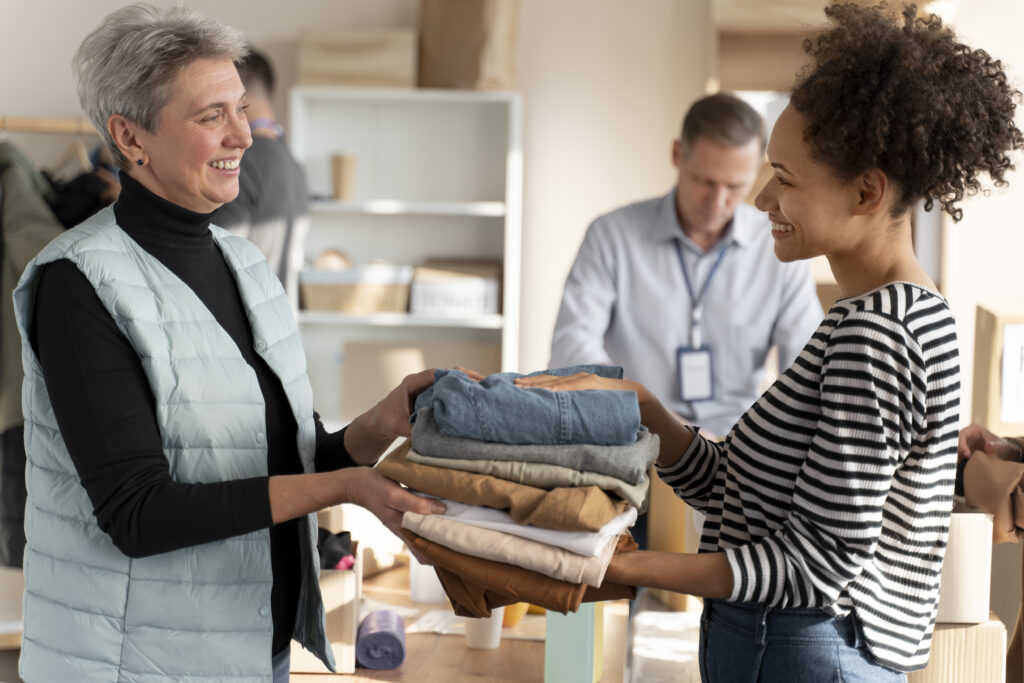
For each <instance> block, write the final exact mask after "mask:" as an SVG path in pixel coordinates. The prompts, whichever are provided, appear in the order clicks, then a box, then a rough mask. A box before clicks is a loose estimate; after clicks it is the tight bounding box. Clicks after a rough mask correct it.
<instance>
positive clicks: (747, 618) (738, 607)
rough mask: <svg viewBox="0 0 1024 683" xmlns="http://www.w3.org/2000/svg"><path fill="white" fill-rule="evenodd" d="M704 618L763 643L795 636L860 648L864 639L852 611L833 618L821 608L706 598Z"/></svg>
mask: <svg viewBox="0 0 1024 683" xmlns="http://www.w3.org/2000/svg"><path fill="white" fill-rule="evenodd" d="M704 618H705V619H707V618H714V619H716V620H720V621H723V622H726V623H728V624H729V625H731V626H733V627H734V628H738V629H741V630H744V631H748V632H749V633H750V634H751V635H752V636H753V637H754V638H755V639H757V640H758V641H761V642H770V641H772V640H790V639H793V638H802V639H836V638H838V639H841V640H842V641H844V642H845V643H846V644H848V645H851V646H853V647H859V646H860V643H861V640H862V638H861V635H860V630H859V629H858V628H857V620H856V619H855V618H854V617H853V615H852V614H850V615H847V616H845V617H834V616H832V615H831V614H829V613H827V612H825V611H824V610H820V609H804V608H788V607H771V606H768V605H762V604H757V603H736V602H725V601H722V600H705V601H704Z"/></svg>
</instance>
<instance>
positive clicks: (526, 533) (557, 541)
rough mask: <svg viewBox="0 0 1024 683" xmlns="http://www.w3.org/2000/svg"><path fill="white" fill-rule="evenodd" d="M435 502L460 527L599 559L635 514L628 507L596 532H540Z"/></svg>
mask: <svg viewBox="0 0 1024 683" xmlns="http://www.w3.org/2000/svg"><path fill="white" fill-rule="evenodd" d="M420 495H422V494H420ZM428 497H432V496H428ZM438 500H440V501H441V502H442V503H444V504H445V505H446V506H448V512H446V513H445V514H444V516H445V517H450V518H451V519H454V520H457V521H459V522H462V523H463V524H470V525H472V526H477V527H481V528H483V529H493V530H495V531H502V532H504V533H506V534H511V535H513V536H519V537H520V538H528V539H530V540H531V541H538V542H540V543H547V544H548V545H553V546H556V547H558V548H565V549H566V550H568V551H570V552H574V553H578V554H580V555H589V556H591V557H600V556H601V551H602V550H604V548H605V546H606V545H607V544H608V539H609V538H612V537H614V536H618V535H619V534H621V533H622V532H623V531H625V530H626V529H628V528H629V527H631V526H633V522H635V521H636V515H637V513H636V508H632V507H631V508H629V509H628V510H627V511H626V512H623V513H622V514H621V515H619V516H618V517H615V518H614V519H612V520H611V521H610V522H608V523H607V524H605V525H604V526H603V527H601V529H600V530H598V531H559V530H557V529H542V528H541V527H537V526H528V525H525V524H519V523H518V522H516V521H515V520H514V519H512V516H511V515H509V514H508V513H507V512H503V511H501V510H495V509H494V508H489V507H485V506H483V505H467V504H465V503H459V502H456V501H454V500H447V499H445V498H439V499H438Z"/></svg>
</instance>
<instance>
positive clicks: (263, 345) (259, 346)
mask: <svg viewBox="0 0 1024 683" xmlns="http://www.w3.org/2000/svg"><path fill="white" fill-rule="evenodd" d="M256 350H257V351H259V352H260V353H263V352H264V351H266V350H267V342H265V341H263V340H262V339H257V340H256Z"/></svg>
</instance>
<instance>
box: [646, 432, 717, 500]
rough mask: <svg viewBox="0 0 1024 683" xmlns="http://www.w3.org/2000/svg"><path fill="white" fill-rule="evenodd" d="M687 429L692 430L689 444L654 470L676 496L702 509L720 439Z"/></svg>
mask: <svg viewBox="0 0 1024 683" xmlns="http://www.w3.org/2000/svg"><path fill="white" fill-rule="evenodd" d="M687 429H689V430H690V431H691V432H692V433H693V440H692V441H691V442H690V446H689V447H688V448H687V449H686V450H685V451H684V452H683V455H682V456H681V457H680V458H679V460H677V461H676V463H675V464H673V465H670V466H668V467H660V466H659V467H656V470H657V472H658V476H659V477H661V480H662V481H663V482H665V483H666V484H668V485H669V486H670V487H672V490H673V491H674V492H675V494H676V495H677V496H679V497H680V498H682V499H683V500H685V501H686V503H687V504H688V505H689V506H690V507H692V508H695V509H697V510H700V511H702V512H703V511H704V510H706V509H707V507H708V504H709V502H710V499H711V492H712V489H713V488H714V483H715V475H716V474H717V473H718V465H719V463H720V462H721V459H722V456H723V452H724V447H723V445H722V444H721V443H717V442H714V441H709V440H707V439H705V438H704V437H703V436H701V435H700V434H699V433H698V432H697V429H695V428H693V427H689V426H688V427H687Z"/></svg>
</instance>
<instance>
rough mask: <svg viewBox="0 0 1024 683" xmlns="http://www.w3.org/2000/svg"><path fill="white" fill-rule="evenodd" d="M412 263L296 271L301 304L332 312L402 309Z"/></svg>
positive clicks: (405, 300) (404, 305)
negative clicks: (409, 264)
mask: <svg viewBox="0 0 1024 683" xmlns="http://www.w3.org/2000/svg"><path fill="white" fill-rule="evenodd" d="M412 274H413V269H412V266H398V265H391V264H386V263H371V264H367V265H363V266H354V267H352V268H349V269H347V270H340V271H333V270H304V271H302V272H300V273H299V293H300V295H301V297H302V308H303V309H305V310H309V311H331V312H335V313H353V314H367V313H404V312H405V311H406V310H407V309H408V305H409V283H410V282H412Z"/></svg>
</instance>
